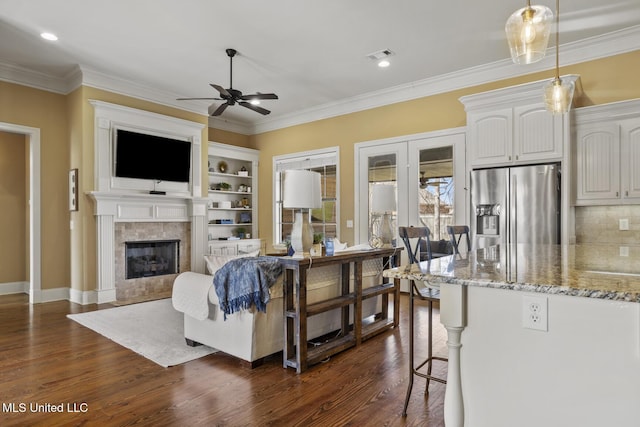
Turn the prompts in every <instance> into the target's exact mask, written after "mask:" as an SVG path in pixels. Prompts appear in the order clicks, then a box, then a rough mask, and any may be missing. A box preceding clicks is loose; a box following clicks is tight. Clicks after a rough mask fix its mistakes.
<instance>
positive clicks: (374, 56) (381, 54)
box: [367, 49, 393, 61]
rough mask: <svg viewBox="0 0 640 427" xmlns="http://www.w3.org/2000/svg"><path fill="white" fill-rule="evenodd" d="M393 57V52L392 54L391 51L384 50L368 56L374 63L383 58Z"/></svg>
mask: <svg viewBox="0 0 640 427" xmlns="http://www.w3.org/2000/svg"><path fill="white" fill-rule="evenodd" d="M391 55H393V52H391V51H390V50H389V49H383V50H379V51H377V52H373V53H370V54H368V55H367V58H369V59H371V60H372V61H379V60H381V59H382V58H386V57H387V56H391Z"/></svg>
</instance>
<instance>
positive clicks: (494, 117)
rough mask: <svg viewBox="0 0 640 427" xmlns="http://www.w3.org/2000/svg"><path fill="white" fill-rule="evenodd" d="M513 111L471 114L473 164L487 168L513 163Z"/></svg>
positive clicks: (468, 118)
mask: <svg viewBox="0 0 640 427" xmlns="http://www.w3.org/2000/svg"><path fill="white" fill-rule="evenodd" d="M512 123H513V110H512V109H511V108H505V109H502V110H496V111H482V112H478V113H469V115H468V116H467V128H468V131H469V141H473V143H472V144H471V143H470V145H469V146H470V149H471V163H472V165H474V166H487V165H495V164H505V163H510V162H511V157H512V154H511V153H512V146H511V145H512V142H511V141H512V138H511V135H512V134H513V124H512Z"/></svg>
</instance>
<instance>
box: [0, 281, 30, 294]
mask: <svg viewBox="0 0 640 427" xmlns="http://www.w3.org/2000/svg"><path fill="white" fill-rule="evenodd" d="M28 293H29V282H9V283H0V295H10V294H28Z"/></svg>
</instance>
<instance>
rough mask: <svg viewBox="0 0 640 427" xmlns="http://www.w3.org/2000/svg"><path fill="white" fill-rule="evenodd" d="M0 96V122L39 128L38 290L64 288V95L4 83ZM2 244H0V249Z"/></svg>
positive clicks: (67, 245) (66, 158) (66, 236)
mask: <svg viewBox="0 0 640 427" xmlns="http://www.w3.org/2000/svg"><path fill="white" fill-rule="evenodd" d="M0 94H2V96H0V122H5V123H11V124H17V125H21V126H28V127H34V128H38V129H40V146H41V150H40V151H41V180H40V189H41V206H42V218H41V227H40V228H41V238H42V251H41V259H42V263H41V275H42V289H52V288H59V287H68V286H69V283H70V282H69V264H70V243H69V232H68V230H69V212H68V209H67V200H68V199H67V176H68V175H67V173H68V170H69V139H68V136H69V132H68V129H67V114H66V105H65V96H63V95H59V94H54V93H50V92H45V91H41V90H37V89H33V88H29V87H25V86H19V85H14V84H10V83H6V82H0ZM6 244H7V243H6V242H5V241H4V240H3V241H2V242H0V245H2V246H3V247H5V246H6Z"/></svg>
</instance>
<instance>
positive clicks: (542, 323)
mask: <svg viewBox="0 0 640 427" xmlns="http://www.w3.org/2000/svg"><path fill="white" fill-rule="evenodd" d="M547 318H548V305H547V297H541V296H529V295H526V296H523V297H522V327H523V328H526V329H535V330H538V331H545V332H546V331H547V330H548V323H547V322H548V319H547Z"/></svg>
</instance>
